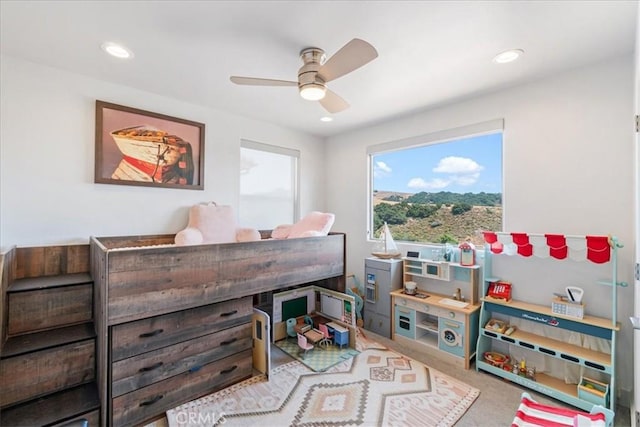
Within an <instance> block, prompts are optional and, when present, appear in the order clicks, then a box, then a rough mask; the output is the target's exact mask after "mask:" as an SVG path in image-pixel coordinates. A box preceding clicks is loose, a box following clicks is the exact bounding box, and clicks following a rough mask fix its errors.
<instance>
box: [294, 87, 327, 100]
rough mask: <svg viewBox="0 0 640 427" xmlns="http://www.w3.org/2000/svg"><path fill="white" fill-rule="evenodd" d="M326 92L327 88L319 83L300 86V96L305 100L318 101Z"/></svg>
mask: <svg viewBox="0 0 640 427" xmlns="http://www.w3.org/2000/svg"><path fill="white" fill-rule="evenodd" d="M326 93H327V88H326V87H325V86H324V85H322V84H319V83H308V84H306V85H304V86H301V87H300V96H301V97H303V98H304V99H306V100H307V101H319V100H321V99H322V98H324V95H325V94H326Z"/></svg>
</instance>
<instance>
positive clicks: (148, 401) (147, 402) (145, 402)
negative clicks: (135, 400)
mask: <svg viewBox="0 0 640 427" xmlns="http://www.w3.org/2000/svg"><path fill="white" fill-rule="evenodd" d="M163 397H164V395H163V394H159V395H157V396H155V397H152V398H151V399H149V400H145V401H144V402H140V406H149V405H153V404H154V403H156V402H157V401H158V400H160V399H162V398H163Z"/></svg>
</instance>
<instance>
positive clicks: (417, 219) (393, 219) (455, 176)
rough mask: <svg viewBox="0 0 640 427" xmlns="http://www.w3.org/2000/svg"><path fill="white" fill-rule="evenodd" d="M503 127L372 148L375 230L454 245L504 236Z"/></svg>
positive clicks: (498, 123)
mask: <svg viewBox="0 0 640 427" xmlns="http://www.w3.org/2000/svg"><path fill="white" fill-rule="evenodd" d="M502 130H503V122H502V120H494V121H490V122H485V123H480V124H477V125H470V126H465V127H462V128H457V129H453V130H449V131H443V132H437V133H434V134H429V135H423V136H420V137H416V138H410V139H407V140H402V141H393V142H390V143H385V144H380V145H376V146H372V147H370V148H369V149H368V154H369V164H370V189H371V194H370V209H369V227H370V228H369V229H370V230H373V236H371V235H370V237H378V236H379V235H380V229H381V227H382V226H383V224H384V223H385V222H386V223H387V224H388V226H389V229H390V230H391V234H392V235H393V238H394V240H396V241H408V242H419V243H454V244H457V243H459V242H461V241H464V240H466V239H467V238H471V241H472V242H473V243H475V244H476V245H482V243H483V241H482V236H480V235H478V233H477V231H480V230H497V231H502Z"/></svg>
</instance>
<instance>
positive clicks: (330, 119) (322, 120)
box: [320, 116, 333, 122]
mask: <svg viewBox="0 0 640 427" xmlns="http://www.w3.org/2000/svg"><path fill="white" fill-rule="evenodd" d="M320 121H321V122H332V121H333V117H327V116H325V117H321V118H320Z"/></svg>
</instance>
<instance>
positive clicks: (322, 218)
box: [287, 211, 336, 239]
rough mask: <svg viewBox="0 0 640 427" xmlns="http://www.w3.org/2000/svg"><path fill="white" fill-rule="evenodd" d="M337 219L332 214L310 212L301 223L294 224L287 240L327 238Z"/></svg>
mask: <svg viewBox="0 0 640 427" xmlns="http://www.w3.org/2000/svg"><path fill="white" fill-rule="evenodd" d="M335 219H336V216H335V215H334V214H332V213H324V212H317V211H314V212H310V213H308V214H307V215H305V217H304V218H302V219H301V220H300V221H298V222H296V223H295V224H293V226H292V227H291V231H290V232H289V236H287V238H289V239H291V238H294V237H311V236H326V235H327V234H329V230H331V227H332V226H333V222H334V221H335Z"/></svg>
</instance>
